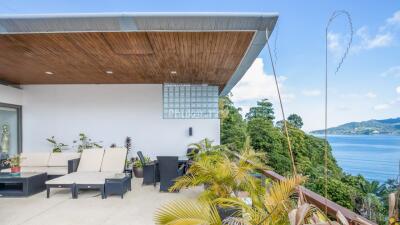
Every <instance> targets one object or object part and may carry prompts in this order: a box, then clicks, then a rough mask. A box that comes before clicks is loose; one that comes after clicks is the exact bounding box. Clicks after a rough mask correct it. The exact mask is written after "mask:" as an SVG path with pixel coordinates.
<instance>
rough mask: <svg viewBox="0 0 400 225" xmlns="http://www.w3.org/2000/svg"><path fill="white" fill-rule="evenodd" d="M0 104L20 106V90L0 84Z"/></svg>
mask: <svg viewBox="0 0 400 225" xmlns="http://www.w3.org/2000/svg"><path fill="white" fill-rule="evenodd" d="M0 102H2V103H8V104H14V105H21V104H22V90H20V89H17V88H13V87H9V86H5V85H1V84H0Z"/></svg>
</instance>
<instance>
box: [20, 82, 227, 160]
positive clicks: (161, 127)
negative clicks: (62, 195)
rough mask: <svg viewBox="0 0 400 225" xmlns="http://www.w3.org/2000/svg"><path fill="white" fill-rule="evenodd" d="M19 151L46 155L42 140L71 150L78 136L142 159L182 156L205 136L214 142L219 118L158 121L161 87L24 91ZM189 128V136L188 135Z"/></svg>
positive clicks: (41, 87)
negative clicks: (124, 148) (126, 148)
mask: <svg viewBox="0 0 400 225" xmlns="http://www.w3.org/2000/svg"><path fill="white" fill-rule="evenodd" d="M23 92H24V93H23V101H22V105H23V110H22V111H23V151H25V152H28V151H50V149H51V147H50V145H49V144H48V143H47V142H46V140H45V139H46V138H48V137H51V136H55V137H56V139H57V140H58V141H61V142H63V143H66V144H68V145H70V146H72V141H73V140H77V139H78V134H79V133H80V132H83V133H86V134H87V135H88V136H90V137H91V138H92V139H93V140H99V141H103V144H104V146H109V145H110V144H111V143H116V144H117V145H118V146H121V145H123V143H124V139H125V138H126V136H130V137H132V141H133V150H134V151H135V152H136V151H137V150H141V151H142V152H143V153H144V154H145V155H149V156H151V157H155V156H157V155H185V152H186V149H187V145H188V144H190V143H193V142H197V141H199V140H201V139H203V138H205V137H208V138H210V139H213V140H215V143H216V144H218V143H219V136H220V135H219V132H220V130H219V128H220V127H219V126H220V121H219V120H218V119H204V120H203V119H163V115H162V107H163V105H162V85H26V86H23ZM189 127H193V136H192V137H190V136H189V131H188V129H189Z"/></svg>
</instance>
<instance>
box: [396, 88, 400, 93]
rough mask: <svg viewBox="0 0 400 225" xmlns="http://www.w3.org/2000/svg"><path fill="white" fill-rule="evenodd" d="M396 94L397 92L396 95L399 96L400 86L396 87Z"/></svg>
mask: <svg viewBox="0 0 400 225" xmlns="http://www.w3.org/2000/svg"><path fill="white" fill-rule="evenodd" d="M396 92H397V94H400V86H398V87H397V88H396Z"/></svg>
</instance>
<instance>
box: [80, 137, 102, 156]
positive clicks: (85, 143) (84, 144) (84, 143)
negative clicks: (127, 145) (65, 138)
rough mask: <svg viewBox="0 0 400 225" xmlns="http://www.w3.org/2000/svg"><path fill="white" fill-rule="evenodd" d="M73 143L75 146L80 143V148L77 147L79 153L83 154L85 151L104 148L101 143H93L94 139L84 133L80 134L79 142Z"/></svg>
mask: <svg viewBox="0 0 400 225" xmlns="http://www.w3.org/2000/svg"><path fill="white" fill-rule="evenodd" d="M73 143H74V144H76V143H79V144H78V147H77V149H78V152H82V151H83V149H90V148H102V146H101V145H100V142H95V141H92V139H90V138H89V137H88V136H87V135H86V134H84V133H80V134H79V140H78V141H74V142H73Z"/></svg>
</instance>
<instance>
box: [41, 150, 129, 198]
mask: <svg viewBox="0 0 400 225" xmlns="http://www.w3.org/2000/svg"><path fill="white" fill-rule="evenodd" d="M126 155H127V150H126V149H125V148H109V149H106V150H103V149H86V150H84V151H83V152H82V156H81V160H80V162H79V165H78V169H77V172H75V173H71V174H67V175H65V176H62V177H59V178H56V179H53V180H49V181H47V182H46V187H47V196H48V197H49V195H50V188H70V189H71V193H72V197H73V198H77V197H78V193H79V191H80V190H82V189H97V190H99V191H100V192H101V194H102V198H104V197H105V194H104V184H105V180H106V179H107V178H109V177H114V176H115V174H117V173H123V171H124V168H125V160H126Z"/></svg>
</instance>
